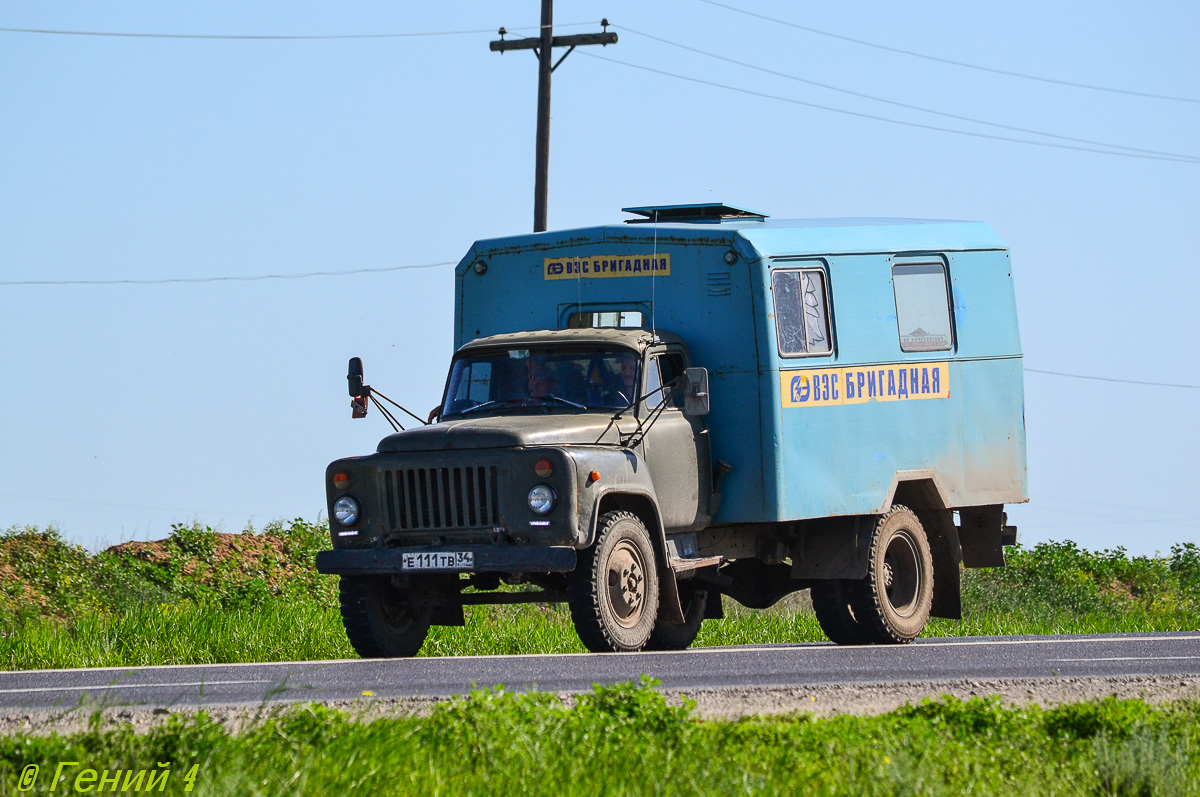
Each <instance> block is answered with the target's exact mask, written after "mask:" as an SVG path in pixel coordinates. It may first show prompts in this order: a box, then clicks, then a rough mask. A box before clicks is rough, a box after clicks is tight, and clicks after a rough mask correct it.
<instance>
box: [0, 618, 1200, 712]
mask: <svg viewBox="0 0 1200 797" xmlns="http://www.w3.org/2000/svg"><path fill="white" fill-rule="evenodd" d="M643 674H645V675H649V676H652V677H654V678H657V679H658V680H660V681H661V682H662V688H664V689H668V690H689V689H692V690H699V689H720V688H723V687H724V688H728V687H771V688H777V687H803V686H806V685H809V686H816V685H827V684H837V683H841V684H868V683H869V684H880V683H911V682H920V681H946V680H964V679H981V680H993V679H1022V678H1053V677H1062V678H1065V677H1077V678H1078V677H1112V676H1154V675H1157V676H1172V675H1179V676H1183V675H1187V676H1194V675H1198V674H1200V633H1186V634H1126V635H1086V636H1060V637H968V638H956V639H928V640H919V641H917V642H916V643H914V644H911V645H902V646H871V647H837V646H835V645H832V644H828V643H813V644H798V645H761V646H747V647H723V648H697V649H693V650H687V651H683V652H679V653H636V654H625V655H584V654H575V655H544V656H543V655H532V656H474V657H463V658H416V659H377V660H366V661H364V660H359V659H353V660H346V661H319V662H289V663H281V664H217V665H206V666H170V667H133V668H98V669H79V670H30V671H23V672H4V673H0V711H2V712H3V713H4V714H7V715H12V714H14V713H16V712H19V711H21V710H29V709H41V710H45V709H55V708H57V709H64V710H65V709H70V708H74V707H77V706H79V705H81V703H87V704H89V705H96V704H101V705H118V704H119V705H135V706H143V707H151V706H153V707H160V706H161V707H167V708H188V707H195V706H200V705H208V706H230V705H234V706H237V705H242V706H253V705H260V704H263V703H269V702H290V701H334V700H353V699H356V698H359V697H361V696H362V694H363V692H368V691H369V692H371V693H373V694H374V695H375V696H377V697H445V696H449V695H454V694H461V693H463V692H466V691H469V690H470V689H471V688H472V686H479V687H490V686H495V685H497V684H504V685H505V686H507V687H509V688H537V689H542V690H546V691H554V692H578V691H586V690H589V689H590V688H591V686H592V684H593V683H617V682H621V681H628V680H635V679H637V678H638V677H639V676H640V675H643Z"/></svg>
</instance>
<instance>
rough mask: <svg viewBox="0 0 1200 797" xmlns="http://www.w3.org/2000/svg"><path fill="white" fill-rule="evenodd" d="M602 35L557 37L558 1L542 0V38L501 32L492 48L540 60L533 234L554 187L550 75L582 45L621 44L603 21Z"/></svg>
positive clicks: (543, 221)
mask: <svg viewBox="0 0 1200 797" xmlns="http://www.w3.org/2000/svg"><path fill="white" fill-rule="evenodd" d="M600 27H601V28H602V29H603V32H601V33H580V34H576V35H574V36H555V35H554V0H542V27H541V30H540V35H538V36H530V37H527V38H524V39H505V38H504V36H505V35H506V34H507V33H508V31H507V30H505V29H504V28H501V29H500V41H494V42H492V43H491V44H490V45H488V46H489V48H490V49H491V51H492V52H494V53H502V54H503V53H505V52H507V51H508V50H533V53H534V55H536V56H537V59H538V102H537V166H536V167H535V171H534V179H533V231H534V232H543V231H544V230H545V229H546V196H547V194H548V193H549V186H550V73H551V72H553V71H554V70H555V69H558V67H559V65H560V64H561V63H562V62H563V61H565V60H566V59H567V56H568V55H570V54H571V52H572V51H573V50H574V49H575V48H576V47H579V46H580V45H584V44H599V45H604V46H607V45H609V44H616V43H617V34H615V33H610V32H609V30H608V20H607V19H604V20H601V21H600ZM555 47H568V48H570V49H568V50H567V51H566V52H565V53H563V55H562V58H559V59H558V61H554V57H553V50H554V48H555Z"/></svg>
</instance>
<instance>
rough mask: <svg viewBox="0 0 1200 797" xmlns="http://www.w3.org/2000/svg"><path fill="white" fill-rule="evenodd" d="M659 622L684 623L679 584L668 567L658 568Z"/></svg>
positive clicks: (685, 619)
mask: <svg viewBox="0 0 1200 797" xmlns="http://www.w3.org/2000/svg"><path fill="white" fill-rule="evenodd" d="M658 620H659V622H663V623H676V624H680V623H684V622H687V618H686V617H684V616H683V604H682V603H681V602H680V600H679V582H678V581H676V580H675V571H674V570H672V569H671V568H670V566H668V565H660V566H659V568H658Z"/></svg>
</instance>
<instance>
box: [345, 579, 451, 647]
mask: <svg viewBox="0 0 1200 797" xmlns="http://www.w3.org/2000/svg"><path fill="white" fill-rule="evenodd" d="M338 592H339V595H338V597H339V599H340V601H339V602H340V603H341V608H342V625H344V626H345V627H346V636H348V637H349V638H350V644H351V645H353V646H354V650H355V651H356V652H357V653H358V655H360V656H362V657H363V658H364V659H377V658H399V657H408V656H415V655H417V651H418V650H420V649H421V645H423V644H424V643H425V637H426V636H428V635H429V626H430V624H431V623H430V619H431V614H432V607H431V606H427V605H419V604H417V603H414V602H413V600H412V596H411V595H410V594H409V593H408V592H407V591H405V590H401V589H397V588H396V587H395V586H393V585H392V582H391V579H390V578H389V577H388V576H342V580H341V585H340V587H339V590H338Z"/></svg>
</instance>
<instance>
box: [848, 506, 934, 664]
mask: <svg viewBox="0 0 1200 797" xmlns="http://www.w3.org/2000/svg"><path fill="white" fill-rule="evenodd" d="M932 606H933V556H932V554H931V553H930V551H929V540H928V538H927V537H926V536H925V529H923V528H922V527H921V521H920V520H918V519H917V516H916V515H915V514H913V512H912V511H911V510H909V509H908V508H907V507H903V506H899V505H896V506H893V507H892V509H891V510H890V511H889V512H888V513H887V514H885V515H882V516H881V517H880V518H879V522H878V523H877V524H876V526H875V530H874V532H873V535H872V538H871V548H870V555H869V558H868V564H867V577H866V578H864V579H863V580H862V581H860V582H857V586H856V587H855V588H854V589H853V590H851V595H850V608H851V609H852V610H853V612H854V617H855V618H856V619H857V621H858V623H859V625H860V626H861V628H862V629H863V631H864V633H865V635H866V639H865V640H864V641H870V642H879V643H897V642H911V641H912V640H914V639H916V638H917V636H919V635H920V633H921V631H922V630H924V628H925V623H926V622H927V621H928V620H929V611H930V609H931V608H932Z"/></svg>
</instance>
